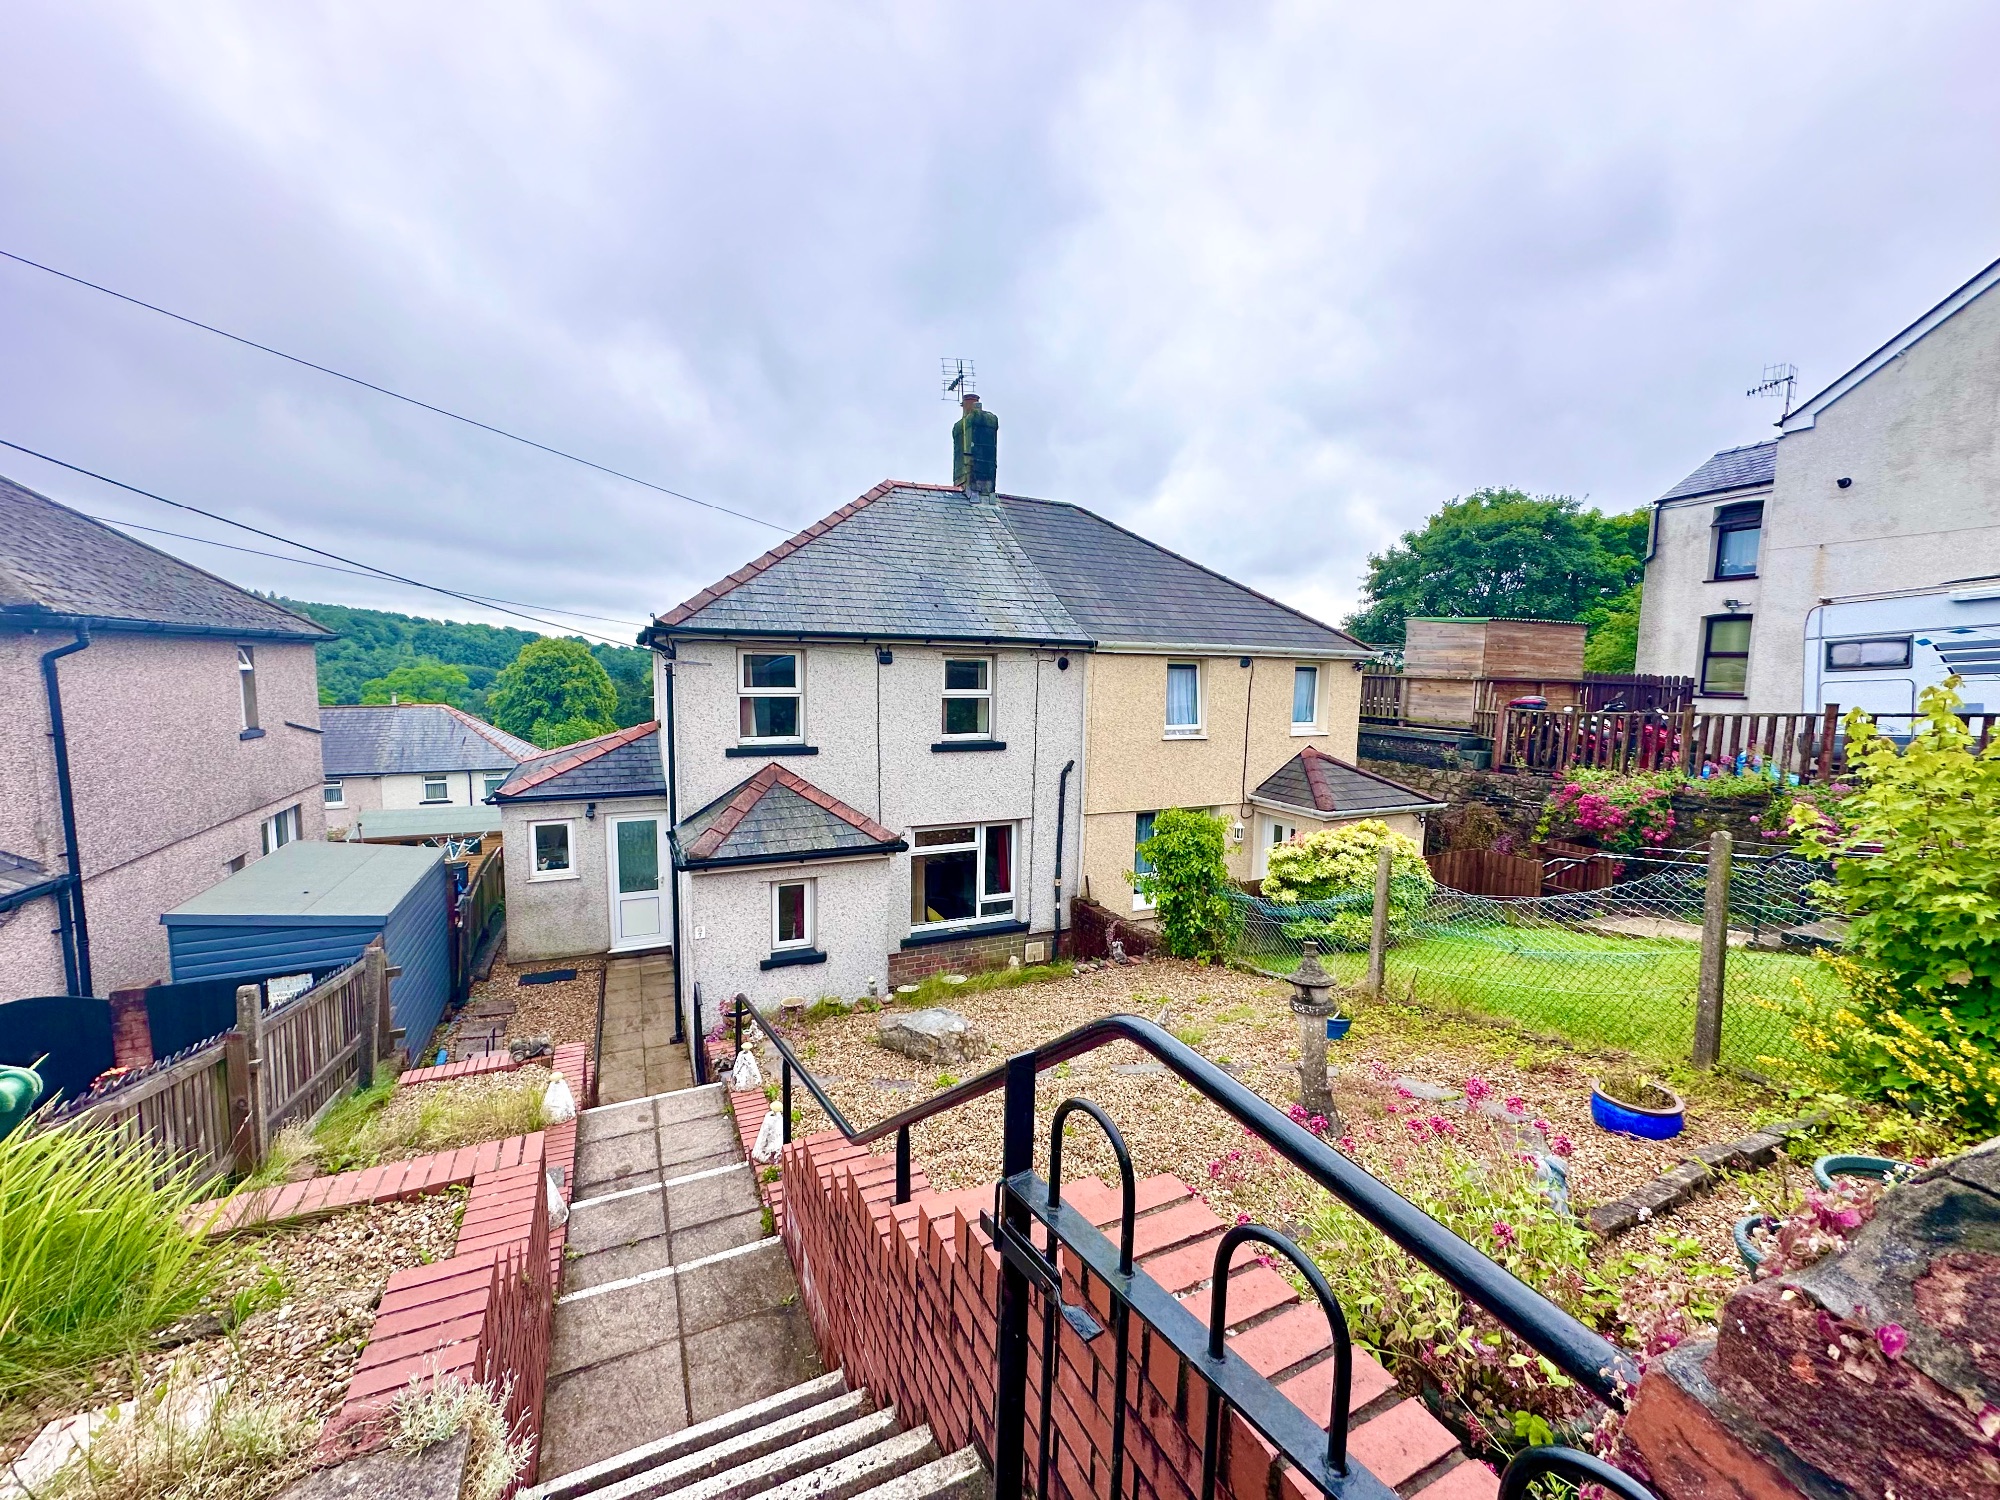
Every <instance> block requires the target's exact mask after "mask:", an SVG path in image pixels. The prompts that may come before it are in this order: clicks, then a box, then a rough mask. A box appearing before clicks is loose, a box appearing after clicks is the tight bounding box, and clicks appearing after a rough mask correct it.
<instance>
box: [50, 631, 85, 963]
mask: <svg viewBox="0 0 2000 1500" xmlns="http://www.w3.org/2000/svg"><path fill="white" fill-rule="evenodd" d="M89 645H90V631H89V630H87V629H86V628H85V627H83V626H81V625H79V626H77V627H76V639H75V640H73V641H71V642H70V643H69V644H68V645H67V646H58V647H56V648H55V649H54V650H53V651H44V652H43V653H42V691H43V693H44V695H45V696H46V697H47V698H48V703H49V738H50V739H51V740H52V741H53V742H54V744H55V752H56V795H57V797H58V798H59V800H60V801H61V803H62V826H63V857H64V859H65V860H67V862H68V865H69V870H68V880H69V888H68V890H67V892H66V893H65V895H64V898H63V899H60V900H58V901H57V903H56V905H57V910H58V911H59V912H60V913H61V917H62V945H63V978H64V981H65V982H66V983H67V984H68V985H69V992H70V993H71V994H72V995H88V994H90V993H91V981H90V924H89V922H88V921H87V920H86V919H85V917H84V910H83V862H82V860H81V858H80V857H79V855H78V852H77V847H76V797H75V794H74V792H73V791H72V790H71V787H70V780H69V736H68V735H67V734H66V733H65V732H64V730H63V711H62V685H61V683H60V682H59V681H58V680H57V677H56V663H57V662H58V661H60V660H61V659H62V658H63V657H65V656H73V655H75V654H76V653H77V652H79V651H82V650H84V649H85V648H87V647H88V646H89Z"/></svg>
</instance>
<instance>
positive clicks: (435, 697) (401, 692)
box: [361, 657, 472, 705]
mask: <svg viewBox="0 0 2000 1500" xmlns="http://www.w3.org/2000/svg"><path fill="white" fill-rule="evenodd" d="M471 685H472V684H471V680H470V679H469V678H467V677H466V675H465V673H464V672H462V671H460V670H459V669H458V668H457V667H454V666H449V665H447V664H446V663H444V662H441V661H433V660H431V659H430V658H429V657H420V658H419V659H418V660H416V661H413V662H409V663H407V664H406V665H404V666H400V667H396V668H394V669H393V670H391V671H388V672H385V673H383V674H382V675H381V676H380V677H377V678H374V679H372V680H371V681H368V682H364V683H362V684H361V701H362V702H363V703H456V704H461V705H462V704H463V703H464V701H465V694H466V690H467V689H468V688H469V687H470V686H471Z"/></svg>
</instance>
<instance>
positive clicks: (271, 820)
mask: <svg viewBox="0 0 2000 1500" xmlns="http://www.w3.org/2000/svg"><path fill="white" fill-rule="evenodd" d="M299 807H300V805H299V804H298V803H296V802H294V803H293V804H292V805H291V806H290V807H281V808H279V809H278V811H276V812H274V813H272V814H271V816H270V817H268V818H265V819H264V820H263V821H262V822H260V823H259V824H258V825H257V835H258V841H259V843H260V844H262V846H263V849H264V853H266V854H276V853H277V852H278V851H279V850H280V849H282V848H284V847H285V845H287V844H296V843H297V842H298V841H299V840H300V839H301V838H302V837H304V835H305V820H304V819H303V818H302V817H301V816H300V811H299ZM280 834H282V835H283V837H280V836H279V835H280Z"/></svg>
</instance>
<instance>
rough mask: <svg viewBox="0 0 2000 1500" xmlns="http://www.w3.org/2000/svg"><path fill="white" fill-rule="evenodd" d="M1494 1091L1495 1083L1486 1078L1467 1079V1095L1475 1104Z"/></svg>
mask: <svg viewBox="0 0 2000 1500" xmlns="http://www.w3.org/2000/svg"><path fill="white" fill-rule="evenodd" d="M1492 1092H1493V1085H1492V1084H1490V1083H1488V1082H1487V1081H1486V1080H1485V1079H1484V1078H1468V1079H1466V1080H1465V1097H1466V1098H1468V1099H1470V1100H1471V1101H1472V1102H1473V1103H1474V1104H1477V1103H1478V1102H1479V1101H1480V1100H1481V1099H1484V1098H1485V1097H1486V1096H1487V1095H1488V1094H1491V1093H1492Z"/></svg>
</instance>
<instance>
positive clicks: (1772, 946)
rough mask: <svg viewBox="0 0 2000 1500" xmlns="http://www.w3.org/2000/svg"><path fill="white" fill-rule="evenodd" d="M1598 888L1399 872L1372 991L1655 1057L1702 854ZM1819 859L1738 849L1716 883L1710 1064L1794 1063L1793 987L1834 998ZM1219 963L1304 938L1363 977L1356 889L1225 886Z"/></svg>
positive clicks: (1671, 1055)
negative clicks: (1541, 887)
mask: <svg viewBox="0 0 2000 1500" xmlns="http://www.w3.org/2000/svg"><path fill="white" fill-rule="evenodd" d="M1622 863H1623V864H1624V866H1625V868H1624V870H1623V871H1622V873H1621V878H1620V879H1619V880H1618V881H1617V882H1616V883H1614V884H1612V885H1609V886H1606V887H1604V888H1603V889H1601V890H1593V891H1578V892H1570V893H1564V894H1560V895H1552V896H1540V897H1528V898H1517V899H1507V898H1499V897H1491V896H1474V895H1470V894H1467V893H1466V892H1463V891H1456V890H1452V889H1450V888H1448V887H1445V886H1435V887H1433V886H1430V885H1427V884H1426V883H1425V882H1423V881H1421V880H1413V879H1410V878H1408V877H1399V878H1398V879H1396V880H1394V881H1392V882H1391V884H1390V896H1389V908H1390V917H1389V947H1388V951H1387V963H1386V975H1387V980H1386V983H1387V987H1388V989H1389V992H1390V993H1391V994H1393V995H1398V996H1401V995H1406V994H1407V995H1413V996H1414V997H1416V998H1418V999H1424V1000H1431V1001H1438V1002H1444V1003H1447V1004H1452V1005H1456V1006H1460V1007H1463V1008H1465V1009H1467V1010H1471V1011H1476V1012H1479V1013H1481V1014H1486V1015H1495V1016H1501V1017H1506V1018H1509V1019H1512V1020H1514V1021H1518V1022H1520V1023H1521V1024H1522V1025H1524V1026H1526V1027H1528V1028H1530V1029H1532V1030H1537V1031H1549V1032H1554V1033H1557V1034H1559V1035H1561V1036H1564V1037H1566V1038H1569V1039H1570V1040H1572V1041H1575V1042H1577V1043H1579V1044H1582V1045H1587V1046H1606V1047H1616V1048H1620V1049H1623V1050H1626V1051H1630V1052H1634V1053H1639V1054H1641V1055H1644V1056H1647V1057H1652V1058H1655V1059H1658V1060H1660V1061H1663V1062H1669V1061H1686V1060H1687V1059H1688V1058H1689V1056H1690V1055H1691V1053H1692V1049H1693V1044H1694V1029H1695V1009H1696V999H1697V995H1698V992H1699V987H1700V975H1701V930H1702V912H1703V903H1704V898H1705V895H1706V891H1707V883H1708V870H1707V866H1706V864H1705V863H1698V862H1692V861H1688V862H1683V861H1677V860H1671V859H1650V858H1633V859H1629V860H1625V861H1623V862H1622ZM1827 876H1828V871H1827V869H1826V867H1825V866H1823V865H1816V864H1811V863H1808V862H1806V861H1803V860H1797V859H1788V858H1759V857H1755V856H1747V857H1746V856H1738V857H1737V859H1736V860H1735V862H1734V866H1733V869H1732V871H1731V877H1730V883H1729V955H1728V961H1727V964H1726V965H1725V969H1724V985H1723V1008H1722V1060H1723V1061H1725V1062H1729V1063H1734V1064H1738V1065H1740V1066H1743V1067H1748V1068H1757V1067H1759V1065H1760V1059H1765V1058H1780V1059H1791V1058H1796V1057H1798V1056H1799V1055H1800V1054H1799V1046H1798V1041H1797V1037H1796V1025H1797V1021H1798V1018H1799V1016H1798V1013H1799V1011H1800V1010H1801V1009H1802V1002H1801V995H1800V990H1801V988H1803V990H1804V991H1805V994H1806V995H1807V996H1809V997H1811V999H1812V1001H1813V1002H1824V1001H1827V1000H1832V999H1835V998H1838V996H1839V993H1840V990H1839V986H1838V984H1837V983H1836V982H1835V980H1834V976H1833V975H1832V973H1831V972H1830V971H1829V970H1828V969H1827V968H1826V966H1825V965H1824V964H1822V963H1820V962H1818V961H1817V960H1816V959H1815V958H1814V956H1813V954H1814V951H1815V950H1817V949H1820V948H1825V947H1831V946H1834V945H1836V944H1837V943H1838V941H1839V937H1838V928H1837V927H1836V926H1833V925H1830V924H1829V923H1828V921H1827V917H1828V910H1829V909H1828V904H1827V900H1826V897H1825V892H1824V888H1823V883H1824V882H1825V881H1826V879H1827ZM1234 901H1235V905H1236V907H1237V914H1238V916H1239V918H1240V922H1239V924H1238V929H1237V937H1236V942H1235V950H1234V955H1233V956H1234V957H1236V958H1238V959H1239V960H1241V961H1243V962H1245V963H1248V964H1251V965H1254V966H1255V967H1258V968H1262V969H1268V970H1271V971H1274V972H1277V973H1289V972H1290V971H1291V970H1292V969H1293V968H1294V967H1296V966H1297V964H1298V961H1299V958H1300V956H1301V955H1302V954H1303V952H1304V947H1305V944H1306V943H1307V942H1309V941H1310V942H1316V943H1318V944H1319V947H1320V952H1321V954H1322V959H1321V962H1322V963H1324V964H1325V965H1326V967H1327V968H1328V969H1329V970H1330V971H1331V972H1333V973H1334V974H1335V975H1337V976H1338V978H1339V979H1340V980H1341V982H1342V983H1343V984H1347V985H1353V984H1357V983H1359V982H1360V981H1361V979H1362V978H1363V976H1364V974H1365V973H1366V970H1367V964H1368V942H1369V933H1370V929H1371V927H1372V924H1373V913H1374V893H1373V891H1372V890H1368V891H1358V892H1354V893H1351V894H1343V895H1341V896H1338V897H1336V898H1334V899H1332V900H1326V901H1315V902H1299V903H1296V904H1281V903H1277V902H1271V901H1265V900H1261V899H1259V898H1257V897H1254V896H1248V895H1242V894H1238V895H1237V896H1236V897H1235V898H1234Z"/></svg>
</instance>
